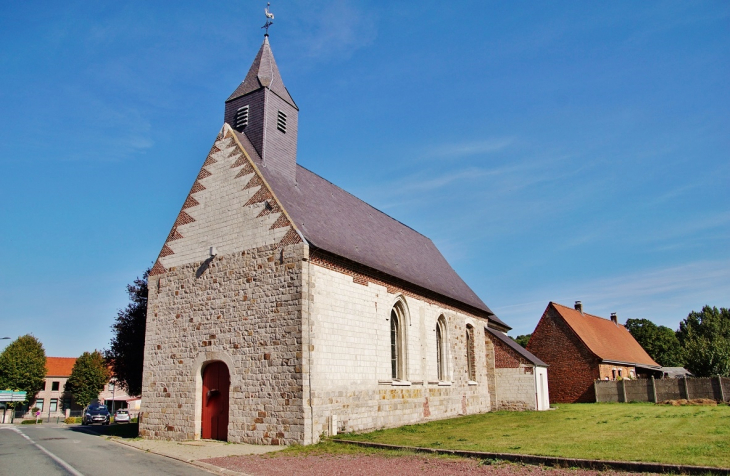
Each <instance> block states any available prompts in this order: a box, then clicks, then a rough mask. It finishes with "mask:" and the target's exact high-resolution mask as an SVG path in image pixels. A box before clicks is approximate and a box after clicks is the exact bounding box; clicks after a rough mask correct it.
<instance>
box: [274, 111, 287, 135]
mask: <svg viewBox="0 0 730 476" xmlns="http://www.w3.org/2000/svg"><path fill="white" fill-rule="evenodd" d="M276 128H277V129H279V130H280V131H281V132H283V133H285V134H286V114H284V113H283V112H281V111H279V114H278V115H277V116H276Z"/></svg>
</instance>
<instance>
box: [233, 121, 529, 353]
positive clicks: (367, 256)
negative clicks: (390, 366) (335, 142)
mask: <svg viewBox="0 0 730 476" xmlns="http://www.w3.org/2000/svg"><path fill="white" fill-rule="evenodd" d="M236 135H237V136H238V139H239V141H240V142H241V145H243V147H244V149H245V150H246V152H247V153H248V154H249V156H250V157H251V158H252V159H253V160H254V162H255V163H256V164H257V166H258V167H259V170H261V172H262V174H263V175H264V178H265V179H266V181H267V182H268V183H269V185H270V186H271V188H272V190H273V192H274V195H275V196H276V197H277V198H278V199H279V201H280V203H281V205H282V206H283V207H284V210H286V212H287V213H288V214H289V216H290V217H291V218H292V220H293V221H294V223H295V226H296V227H297V228H298V229H299V230H300V231H301V232H302V234H303V235H304V238H305V239H306V240H307V241H308V242H309V243H310V244H311V245H312V246H314V247H316V248H319V249H322V250H325V251H328V252H330V253H333V254H336V255H338V256H341V257H343V258H347V259H349V260H351V261H354V262H356V263H360V264H362V265H365V266H367V267H369V268H372V269H375V270H377V271H380V272H383V273H386V274H388V275H390V276H393V277H395V278H399V279H402V280H404V281H407V282H409V283H413V284H415V285H417V286H420V287H422V288H425V289H427V290H429V291H432V292H435V293H437V294H440V295H442V296H446V297H448V298H451V299H454V300H456V301H459V302H461V303H464V304H467V305H468V306H470V307H472V308H474V309H475V310H476V311H477V312H478V311H481V312H483V313H486V314H487V316H488V319H489V320H490V321H492V322H494V323H496V324H498V325H499V326H502V327H504V328H506V329H509V326H507V324H505V323H504V322H502V321H501V320H500V319H499V318H497V317H496V316H495V315H494V313H493V312H492V311H491V310H490V309H489V307H487V305H486V304H484V302H483V301H482V300H481V299H479V296H477V295H476V294H475V293H474V291H472V290H471V288H470V287H469V286H468V285H467V284H466V283H465V282H464V281H463V280H462V279H461V277H459V275H458V274H457V273H456V271H454V269H453V268H452V267H451V265H449V263H448V262H447V261H446V259H445V258H444V257H443V255H441V253H440V252H439V250H438V248H436V245H434V244H433V242H432V241H431V240H430V239H429V238H427V237H425V236H423V235H422V234H420V233H418V232H417V231H415V230H413V229H412V228H410V227H408V226H406V225H404V224H403V223H401V222H399V221H398V220H396V219H394V218H392V217H390V216H388V215H386V214H385V213H383V212H381V211H380V210H378V209H376V208H374V207H372V206H370V205H368V204H367V203H365V202H364V201H362V200H360V199H359V198H357V197H355V196H354V195H352V194H350V193H348V192H346V191H345V190H343V189H341V188H340V187H338V186H337V185H334V184H333V183H331V182H329V181H327V180H325V179H324V178H322V177H320V176H319V175H317V174H315V173H314V172H311V171H310V170H307V169H305V168H304V167H302V166H301V165H297V169H296V183H295V182H292V181H291V180H289V179H287V178H285V177H283V176H281V175H279V174H277V173H276V172H274V171H273V170H271V169H268V168H266V167H263V164H262V161H261V158H260V157H259V155H258V154H257V153H256V149H255V148H254V147H253V145H251V142H250V141H249V140H248V138H247V137H246V135H245V134H244V133H239V132H236ZM533 358H535V357H534V356H533Z"/></svg>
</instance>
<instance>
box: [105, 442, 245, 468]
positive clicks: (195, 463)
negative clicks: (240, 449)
mask: <svg viewBox="0 0 730 476" xmlns="http://www.w3.org/2000/svg"><path fill="white" fill-rule="evenodd" d="M99 436H103V435H99ZM107 441H113V442H115V443H117V444H120V445H124V446H128V447H130V448H134V449H135V450H137V451H141V452H143V453H151V454H153V455H158V456H164V457H165V458H170V459H174V460H176V461H180V462H182V463H187V464H190V465H193V466H197V467H198V468H200V469H204V470H206V471H208V472H209V473H215V474H226V475H237V476H251V475H250V474H248V473H241V472H238V471H232V470H230V469H226V468H220V467H218V466H216V465H214V464H210V463H203V462H202V461H196V460H187V459H183V458H178V457H176V456H170V455H168V454H165V453H160V452H158V451H152V450H143V449H142V448H138V447H136V446H134V445H131V444H129V443H127V442H125V441H123V440H122V439H120V438H117V437H113V436H110V437H107Z"/></svg>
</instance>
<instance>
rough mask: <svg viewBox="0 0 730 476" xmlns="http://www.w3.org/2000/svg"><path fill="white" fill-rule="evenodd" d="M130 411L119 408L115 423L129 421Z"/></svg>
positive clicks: (115, 415)
mask: <svg viewBox="0 0 730 476" xmlns="http://www.w3.org/2000/svg"><path fill="white" fill-rule="evenodd" d="M129 421H130V418H129V412H128V411H127V410H117V412H116V413H115V414H114V422H115V423H129Z"/></svg>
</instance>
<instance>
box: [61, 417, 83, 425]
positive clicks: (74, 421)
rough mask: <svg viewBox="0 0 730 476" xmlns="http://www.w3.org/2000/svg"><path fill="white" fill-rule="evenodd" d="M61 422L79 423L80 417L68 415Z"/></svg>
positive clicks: (68, 423)
mask: <svg viewBox="0 0 730 476" xmlns="http://www.w3.org/2000/svg"><path fill="white" fill-rule="evenodd" d="M63 422H64V423H65V424H67V425H73V424H75V423H81V417H68V418H66V419H65V420H63Z"/></svg>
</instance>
